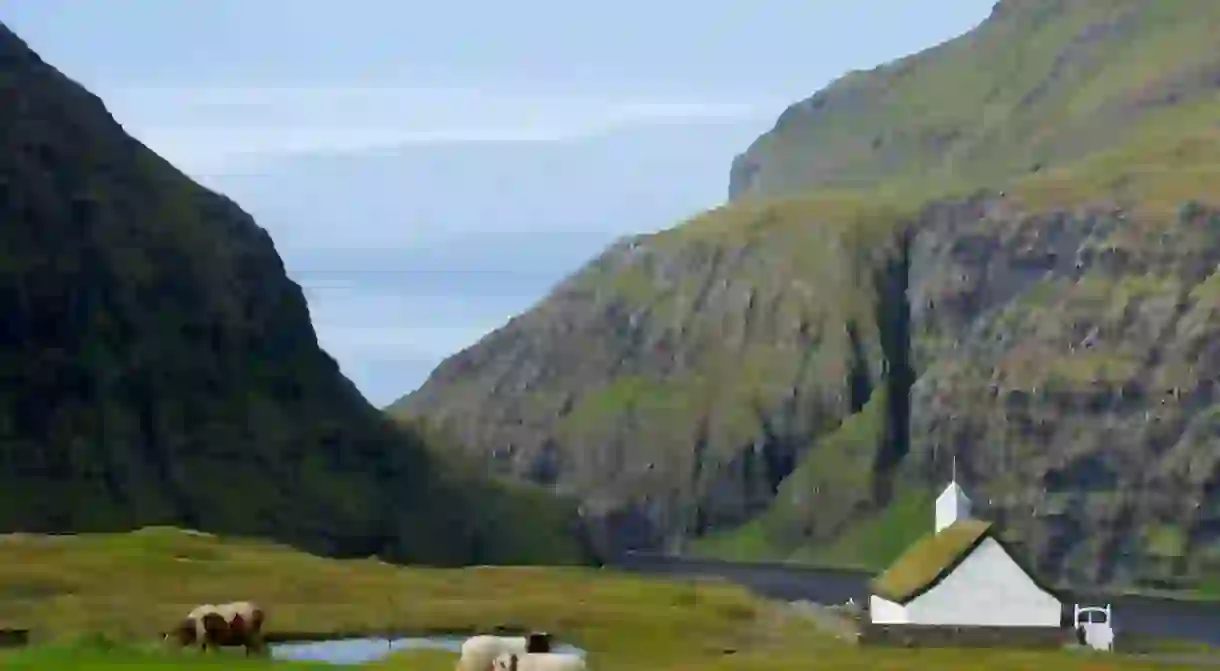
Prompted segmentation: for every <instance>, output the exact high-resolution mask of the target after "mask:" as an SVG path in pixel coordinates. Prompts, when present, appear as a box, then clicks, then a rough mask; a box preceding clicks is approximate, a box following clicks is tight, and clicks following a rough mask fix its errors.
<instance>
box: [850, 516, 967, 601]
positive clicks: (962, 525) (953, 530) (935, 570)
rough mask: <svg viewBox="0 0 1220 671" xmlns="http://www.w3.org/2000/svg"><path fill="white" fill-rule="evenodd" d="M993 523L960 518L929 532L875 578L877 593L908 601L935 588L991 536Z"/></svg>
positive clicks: (873, 586)
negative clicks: (936, 530) (942, 527)
mask: <svg viewBox="0 0 1220 671" xmlns="http://www.w3.org/2000/svg"><path fill="white" fill-rule="evenodd" d="M990 531H991V523H989V522H983V521H980V520H958V521H957V522H954V523H953V524H950V525H949V526H947V527H945V528H944V529H941V530H940V531H938V532H936V533H934V534H928V535H927V536H924V537H923V538H921V539H920V540H919V541H918V542H916V543H915V544H914V545H912V546H911V547H910V549H908V550H907V551H906V552H904V553H903V554H902V556H900V557H899V558H898V560H897V561H895V562H894V563H893V564H892V565H891V566H890V567H889V568H888V569H886V570H885V571H884V572H883V573H881V574H880V575H878V576H877V577H876V578H874V579H873V581H872V584H871V587H872V591H873V594H876V595H877V596H880V597H882V598H885V599H888V600H890V601H893V602H895V603H907V602H909V601H910V600H912V599H914V598H915V597H917V596H919V595H920V594H922V593H924V592H926V591H927V590H929V589H931V588H932V586H934V585H935V584H936V583H938V582H940V580H941V579H942V578H944V577H945V576H946V575H948V574H949V572H950V571H952V570H953V568H954V567H956V566H957V565H958V564H959V563H960V562H961V561H962V560H963V559H965V558H966V556H967V555H969V554H970V551H971V550H973V549H974V548H975V547H977V546H978V545H979V543H981V542H983V539H985V538H987V537H988V536H989V532H990Z"/></svg>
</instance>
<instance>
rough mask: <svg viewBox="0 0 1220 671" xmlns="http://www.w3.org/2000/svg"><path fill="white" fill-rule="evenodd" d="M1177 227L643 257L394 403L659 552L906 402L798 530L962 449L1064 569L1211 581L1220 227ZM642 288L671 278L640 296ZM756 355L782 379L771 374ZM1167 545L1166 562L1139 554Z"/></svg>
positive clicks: (1065, 222)
mask: <svg viewBox="0 0 1220 671" xmlns="http://www.w3.org/2000/svg"><path fill="white" fill-rule="evenodd" d="M783 216H790V215H787V214H785V215H783ZM814 219H816V216H815V217H814ZM1162 219H1163V218H1158V217H1151V216H1144V215H1136V214H1129V213H1127V212H1125V211H1124V210H1123V209H1122V208H1119V207H1116V206H1112V205H1105V204H1094V205H1092V206H1089V207H1082V208H1080V209H1077V210H1051V211H1029V210H1027V209H1026V208H1025V207H1024V206H1022V205H1020V204H1018V203H1014V202H1010V201H1009V200H1008V199H1006V198H1004V197H1001V196H999V195H996V194H981V195H979V196H976V197H973V198H969V199H964V200H959V201H945V202H938V203H933V204H930V205H928V206H926V207H925V208H924V209H923V210H922V211H921V212H920V213H919V214H918V215H915V216H913V217H908V218H907V219H906V220H903V221H897V222H895V224H894V227H893V230H894V231H895V232H896V233H894V236H896V237H894V238H893V239H891V240H890V242H889V243H888V244H886V245H881V246H879V247H877V246H872V245H870V247H869V248H868V249H864V250H856V251H855V252H852V251H850V250H849V249H848V248H847V247H846V246H845V247H844V248H843V250H842V251H836V252H834V253H833V254H828V255H823V256H822V258H824V259H829V258H837V259H840V263H841V267H839V268H837V269H834V268H832V269H829V270H828V269H826V268H822V271H823V272H818V271H817V270H815V269H813V268H812V267H811V266H803V265H801V264H800V263H798V262H797V259H798V258H799V254H794V251H793V250H797V249H799V247H795V246H792V245H790V244H785V243H787V242H790V239H789V238H788V237H787V236H789V235H792V234H793V231H801V230H805V229H806V228H807V226H808V225H811V224H812V223H813V219H811V220H810V221H808V222H806V221H802V220H801V219H800V218H799V217H795V218H792V219H790V220H788V221H787V222H786V226H788V228H783V230H777V231H774V232H772V233H770V234H768V235H762V236H759V237H757V238H755V239H753V240H752V241H750V242H741V241H736V242H733V243H731V244H733V245H736V246H733V247H730V246H727V245H728V244H730V243H723V244H720V245H719V246H715V245H712V246H709V245H711V243H708V242H695V241H683V243H682V244H680V245H670V244H668V243H667V242H664V241H656V240H654V241H651V242H650V241H646V240H641V241H637V242H636V244H635V248H634V249H630V245H624V246H620V247H618V248H616V249H612V250H610V251H608V252H607V253H606V255H604V256H603V257H602V258H600V259H599V260H598V261H596V262H595V263H594V264H592V265H591V266H590V268H589V269H588V270H587V271H586V272H585V273H583V274H581V275H578V276H577V277H575V278H574V279H573V280H571V281H570V282H569V283H567V284H565V285H564V286H562V287H560V288H559V289H557V291H556V293H555V294H554V295H553V296H552V297H551V298H550V299H548V300H547V301H545V302H544V303H543V304H542V305H541V306H540V307H539V308H538V309H537V310H535V311H533V312H530V313H527V314H526V315H523V316H522V317H520V318H518V319H516V320H514V322H513V323H511V324H509V325H508V326H507V327H505V329H504V330H503V331H501V332H497V333H493V334H492V335H490V336H488V337H487V338H486V339H485V340H484V341H482V342H481V343H479V344H478V345H476V346H475V347H474V348H472V349H471V350H469V351H468V352H466V353H463V354H462V355H459V357H458V358H456V359H455V360H453V361H451V362H449V363H447V364H446V365H445V366H442V368H440V369H438V372H437V375H436V376H434V377H433V379H432V380H430V381H429V383H428V384H426V385H425V386H424V387H423V389H421V391H420V392H418V393H417V394H416V395H413V396H411V397H408V398H407V399H406V400H405V401H404V402H403V403H402V405H400V406H399V409H398V411H400V412H406V413H411V414H418V415H423V416H427V417H429V418H430V419H432V420H433V421H437V422H440V423H442V424H445V425H446V426H447V427H448V428H450V429H451V430H453V431H456V432H457V433H458V434H459V435H461V436H462V438H463V439H464V440H466V441H467V442H468V444H470V445H471V446H473V448H474V449H475V450H489V451H491V450H498V451H497V455H499V456H498V457H497V458H498V459H500V460H501V462H503V464H505V465H504V466H502V467H503V468H506V469H507V470H509V471H510V472H513V473H516V474H518V475H520V476H522V477H530V475H531V473H538V472H540V470H545V471H546V472H547V473H548V476H547V478H548V480H553V481H555V482H557V483H558V484H559V486H560V487H561V488H565V489H569V490H572V491H576V492H579V493H580V494H581V495H582V496H584V497H586V499H587V500H588V501H589V502H590V503H591V504H593V505H592V507H591V510H601V511H603V513H604V514H605V515H607V516H609V515H613V516H614V519H615V520H617V521H615V522H613V523H612V524H610V526H612V527H614V528H616V529H621V528H625V527H623V525H624V524H625V522H624V520H625V519H630V520H632V522H631V524H633V525H634V526H633V527H632V528H633V529H634V530H633V531H632V532H631V533H626V532H623V533H622V535H621V537H620V538H619V540H621V541H622V543H624V544H626V545H628V546H643V547H660V546H662V545H664V544H666V543H667V542H668V540H672V539H673V538H674V537H690V536H696V535H699V534H702V533H704V532H707V531H708V530H712V529H724V528H731V527H733V526H734V525H738V524H741V523H743V522H745V521H747V520H750V519H752V518H754V517H756V516H758V515H759V514H760V513H763V512H764V511H766V510H767V509H768V508H769V507H771V506H773V505H774V504H775V501H776V494H777V491H779V490H780V488H781V487H780V485H781V483H782V482H783V481H784V480H785V478H787V477H789V475H790V474H791V473H792V472H793V470H794V468H796V467H797V465H798V464H799V463H801V462H802V460H814V461H815V462H816V461H817V460H819V459H822V460H825V459H829V457H827V456H823V455H822V453H820V452H819V450H823V449H825V450H829V449H830V448H821V447H819V440H820V439H821V438H823V437H825V436H827V435H828V434H830V433H831V432H833V431H834V430H835V429H837V428H839V427H840V423H841V422H842V421H843V420H844V419H845V418H848V417H851V416H853V415H854V413H856V412H858V411H860V410H861V408H862V407H864V406H865V404H867V403H868V402H869V400H870V399H873V398H874V397H877V395H879V394H882V393H886V394H888V398H889V399H899V402H894V401H892V400H887V401H886V402H885V408H884V410H883V411H881V412H880V415H879V416H880V417H881V419H879V420H878V422H879V423H880V424H881V425H882V426H881V427H880V429H879V434H878V435H879V436H880V438H879V439H878V440H877V441H874V442H873V443H871V444H870V446H868V447H867V449H868V450H870V451H869V452H868V453H867V454H866V455H865V458H863V459H862V461H861V462H860V464H857V465H854V466H843V465H841V464H839V463H838V462H832V461H826V462H825V464H826V466H825V467H826V468H853V469H863V470H864V472H865V477H864V478H863V479H860V478H859V477H858V474H847V473H834V472H830V473H828V474H827V477H826V478H825V479H824V481H823V482H824V484H817V483H816V482H815V481H811V482H812V483H813V484H810V485H809V486H808V487H807V490H808V491H807V494H808V496H807V497H805V498H807V499H808V501H806V503H807V504H808V503H809V502H810V501H817V500H818V499H817V497H818V496H819V495H820V494H819V493H818V492H816V491H815V490H818V489H820V488H821V487H825V488H826V491H825V492H822V493H823V494H827V495H830V496H831V497H832V498H831V499H827V500H824V501H823V502H822V503H821V504H818V505H806V508H805V509H806V510H807V513H806V515H807V518H808V519H806V520H805V521H804V522H801V521H800V519H797V520H795V521H794V523H793V524H789V525H788V526H786V527H785V529H786V531H784V532H783V533H787V534H791V535H793V536H795V537H797V538H798V539H799V538H800V537H802V536H804V537H807V539H816V538H824V537H826V536H827V535H831V536H833V534H835V533H837V532H839V531H841V530H842V524H841V523H840V522H842V521H843V520H846V519H850V518H851V517H852V516H853V515H857V514H860V513H861V511H866V510H868V509H870V507H875V506H876V505H878V504H882V505H883V504H884V501H883V500H880V499H882V498H884V496H885V495H884V492H883V491H882V490H880V489H875V488H874V485H876V484H877V481H878V480H882V479H890V478H898V479H899V480H902V481H904V482H908V483H909V482H916V483H921V484H920V486H925V487H929V488H930V487H934V486H936V485H937V484H938V483H939V482H940V480H941V479H943V478H944V477H945V476H946V475H947V469H948V459H949V457H950V455H956V456H957V460H958V468H959V471H960V472H961V474H962V477H963V479H964V480H965V481H966V482H967V483H969V485H970V488H971V493H972V495H973V496H974V497H975V498H976V499H977V500H979V501H980V504H981V506H982V508H983V509H984V510H986V511H987V514H989V515H991V516H993V517H996V518H999V519H1001V520H1003V521H1005V523H1006V524H1007V525H1008V526H1010V527H1011V528H1012V529H1013V530H1014V531H1016V532H1018V533H1019V534H1020V535H1021V537H1022V538H1023V539H1025V540H1026V541H1027V542H1028V544H1029V546H1030V548H1031V550H1032V551H1033V552H1034V553H1035V554H1036V556H1037V557H1038V558H1039V559H1040V561H1041V562H1042V564H1043V569H1044V570H1046V571H1048V572H1051V573H1059V572H1062V573H1063V574H1064V575H1066V576H1070V577H1072V578H1074V579H1077V580H1089V581H1098V580H1100V581H1105V580H1112V579H1125V578H1127V577H1131V576H1134V575H1136V574H1138V575H1141V576H1145V577H1147V576H1155V575H1162V574H1164V575H1165V576H1169V575H1172V574H1173V573H1174V572H1178V573H1182V572H1188V571H1190V570H1195V569H1200V568H1201V567H1202V565H1203V563H1205V560H1204V559H1200V558H1197V557H1202V556H1203V555H1204V554H1205V552H1203V550H1202V548H1205V547H1206V546H1208V545H1209V544H1211V543H1214V542H1215V538H1214V534H1215V533H1216V519H1215V515H1216V514H1217V512H1220V509H1218V508H1217V505H1218V502H1217V499H1216V495H1215V492H1216V491H1217V489H1216V488H1217V484H1218V483H1220V470H1218V469H1220V450H1217V449H1215V447H1214V444H1213V443H1211V442H1210V441H1211V440H1213V439H1214V436H1213V434H1212V433H1211V432H1212V431H1213V430H1214V428H1215V427H1214V426H1213V424H1215V422H1213V420H1212V419H1211V418H1212V415H1213V414H1214V412H1215V410H1214V406H1213V405H1212V404H1213V397H1212V388H1213V382H1212V381H1213V380H1215V379H1217V375H1220V370H1213V368H1214V367H1215V366H1216V365H1220V358H1218V357H1217V353H1218V352H1220V346H1214V344H1215V343H1216V342H1220V339H1217V336H1220V333H1217V332H1213V330H1212V329H1213V327H1220V318H1215V319H1214V318H1213V317H1215V315H1213V313H1214V312H1220V303H1217V297H1220V291H1217V290H1218V289H1220V276H1217V275H1213V270H1214V268H1215V267H1216V264H1217V263H1218V262H1220V236H1217V235H1215V234H1214V232H1213V226H1215V225H1217V224H1220V211H1217V210H1214V209H1212V208H1209V207H1205V206H1202V205H1199V204H1193V203H1188V204H1184V205H1183V207H1182V209H1181V212H1180V214H1179V215H1178V216H1176V217H1170V219H1171V220H1170V221H1163V220H1162ZM1215 230H1220V228H1218V229H1215ZM899 233H902V234H903V235H899ZM796 235H801V234H800V233H796ZM895 240H897V242H895ZM819 243H820V244H822V245H823V248H824V249H834V246H835V245H837V244H846V243H845V239H844V238H840V239H831V240H827V239H822V240H820V241H819ZM877 249H884V250H885V252H884V254H878V252H877V251H876V250H877ZM856 252H858V253H859V254H861V257H860V260H859V261H858V262H857V261H851V262H849V261H843V259H848V258H851V257H852V255H853V253H856ZM855 264H858V265H855ZM633 273H636V274H638V275H637V276H635V277H633V276H632V274H633ZM606 277H609V278H615V279H614V281H607V280H605V278H606ZM615 282H618V284H617V285H616V284H615ZM636 282H638V283H639V284H638V286H637V285H635V284H634V283H636ZM849 285H850V286H849ZM1213 285H1214V286H1213ZM642 287H653V288H655V287H668V288H669V290H668V292H667V291H666V290H664V289H658V290H656V293H655V294H652V293H647V292H641V293H640V294H638V295H635V296H633V295H631V293H630V291H633V290H640V289H641V288H642ZM845 297H846V298H848V299H849V304H848V305H846V306H843V305H838V306H836V305H835V304H836V302H837V301H838V300H839V299H842V298H845ZM859 308H863V309H859ZM904 315H905V316H904ZM1213 322H1215V323H1213ZM853 334H854V335H853ZM1213 350H1215V351H1213ZM760 352H761V353H763V354H765V355H766V356H760V355H759V353H760ZM768 356H769V357H772V359H771V360H768V359H767V357H768ZM752 357H757V358H752ZM756 364H757V365H760V366H764V367H765V366H767V365H769V366H770V367H766V368H765V370H764V372H763V373H762V374H761V376H760V377H758V378H753V379H751V378H750V377H749V376H750V371H751V366H752V365H756ZM459 365H460V367H461V374H452V373H451V371H457V370H458V368H459ZM717 366H721V367H722V368H720V369H719V370H720V371H722V372H721V374H720V376H718V377H717V376H713V375H709V374H707V373H706V372H705V371H717V370H718V369H717ZM904 368H906V369H909V370H910V371H911V373H910V374H909V375H905V376H904V375H903V374H902V373H901V371H902V370H903V369H904ZM694 371H698V373H697V374H696V373H694ZM906 398H909V403H910V407H909V408H905V407H903V406H904V404H903V403H902V399H906ZM543 464H545V465H546V468H545V469H543V468H542V465H543ZM840 476H841V477H840ZM535 478H536V479H537V476H535ZM837 479H848V480H851V481H853V482H858V483H860V486H857V487H855V488H854V489H852V490H851V491H838V490H834V489H833V485H834V482H833V481H835V480H837ZM832 492H833V493H832ZM844 499H851V500H852V501H849V502H847V503H843V500H844ZM836 501H838V503H839V504H841V505H840V507H836V505H835V504H836ZM853 501H854V502H853ZM591 516H592V518H594V519H597V514H596V513H591ZM797 517H798V518H799V517H800V516H799V515H797ZM839 518H841V519H839ZM836 520H837V521H836ZM645 526H647V527H648V529H647V530H644V527H645ZM1149 534H1154V535H1155V534H1160V535H1161V537H1163V539H1164V540H1163V545H1164V546H1165V547H1161V548H1159V549H1158V550H1156V552H1159V553H1161V555H1165V556H1161V555H1150V554H1148V552H1151V551H1150V550H1148V549H1147V548H1146V547H1144V546H1142V545H1141V542H1142V541H1140V539H1141V538H1143V537H1145V536H1147V535H1149ZM609 536H610V537H613V536H614V533H609ZM607 542H610V541H607ZM1174 543H1178V544H1180V545H1181V547H1178V548H1177V549H1175V548H1174V546H1173V544H1174ZM1196 550H1197V551H1196ZM1178 556H1181V557H1182V558H1181V559H1175V557H1178ZM1191 562H1195V564H1197V566H1193V565H1192V566H1193V568H1192V567H1191V566H1188V565H1189V564H1191Z"/></svg>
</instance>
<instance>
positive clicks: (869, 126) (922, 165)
mask: <svg viewBox="0 0 1220 671" xmlns="http://www.w3.org/2000/svg"><path fill="white" fill-rule="evenodd" d="M1217 25H1220V7H1218V6H1217V5H1216V4H1215V3H1211V2H1207V0H1175V1H1174V2H1145V1H1143V0H1083V1H1081V2H1078V1H1075V0H1005V1H1002V2H999V3H998V4H997V5H996V7H995V8H994V9H993V12H992V15H991V17H989V18H988V19H987V20H986V21H985V22H983V23H982V24H981V25H980V26H978V27H977V28H976V29H974V30H972V31H970V32H969V33H966V34H965V35H962V36H961V37H958V38H957V39H954V40H951V41H949V42H946V43H944V44H941V45H939V46H937V47H934V48H932V49H928V50H927V51H923V52H920V53H918V54H914V55H912V56H908V57H906V58H903V59H900V60H898V61H895V62H892V63H888V64H885V65H882V66H879V67H877V68H874V69H873V70H871V71H868V72H853V73H850V74H848V75H846V76H844V77H842V78H840V79H839V80H838V81H836V82H835V83H834V84H832V85H831V86H829V87H827V88H826V89H824V90H823V91H820V92H818V93H817V94H816V95H814V96H812V97H810V98H809V99H807V100H804V101H801V102H799V103H796V104H794V105H792V106H791V107H789V108H788V109H787V110H786V111H785V112H784V113H783V114H782V115H781V116H780V118H779V120H778V121H777V122H776V124H775V128H774V129H773V130H771V131H770V132H768V133H766V134H764V135H763V136H762V137H760V138H759V139H758V140H757V141H756V142H754V144H753V145H752V146H751V147H750V148H749V149H748V150H747V151H746V152H744V153H743V154H742V155H741V156H739V157H738V158H737V159H736V160H735V161H734V164H733V169H732V177H731V184H730V193H731V195H732V196H733V197H739V196H741V195H746V194H758V195H777V194H785V193H791V192H793V191H801V190H805V189H807V188H809V187H810V186H811V185H832V186H864V187H872V186H874V185H876V184H877V183H879V182H891V181H901V182H905V183H908V184H910V185H918V186H920V187H923V188H929V187H930V188H935V189H939V188H942V187H943V186H944V185H945V184H962V183H976V182H979V181H984V180H990V181H994V180H1005V179H1007V178H1010V177H1011V176H1014V175H1019V174H1022V173H1025V172H1029V171H1036V170H1040V169H1044V168H1045V167H1048V166H1055V165H1061V164H1064V163H1067V162H1072V161H1074V160H1075V159H1077V158H1079V157H1081V156H1084V155H1087V154H1089V153H1092V152H1095V151H1099V150H1107V149H1111V148H1113V147H1114V145H1115V144H1117V143H1120V142H1122V141H1124V140H1126V139H1128V138H1130V137H1132V136H1135V135H1138V134H1141V133H1145V132H1149V131H1157V130H1161V129H1168V130H1169V131H1170V132H1176V131H1177V130H1179V129H1178V128H1177V126H1179V125H1182V124H1185V125H1188V126H1189V125H1193V126H1195V127H1197V128H1198V127H1206V126H1208V125H1209V124H1210V123H1211V121H1210V118H1209V117H1210V115H1211V113H1212V111H1213V110H1212V102H1213V101H1212V97H1213V93H1214V91H1215V88H1216V86H1217V84H1220V46H1217V45H1216V44H1215V43H1214V41H1213V40H1211V39H1210V38H1209V37H1208V35H1210V34H1212V32H1213V31H1214V30H1215V28H1216V27H1217Z"/></svg>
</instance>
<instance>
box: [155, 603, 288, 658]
mask: <svg viewBox="0 0 1220 671" xmlns="http://www.w3.org/2000/svg"><path fill="white" fill-rule="evenodd" d="M265 620H266V612H265V611H264V610H263V609H262V608H260V607H259V606H258V605H257V604H254V603H251V602H249V601H237V602H233V603H225V604H220V605H214V604H204V605H202V606H196V607H195V608H194V609H192V610H191V612H190V613H187V616H186V617H185V618H183V619H182V621H181V622H179V623H178V626H177V627H175V628H174V629H173V630H171V631H170V632H169V633H167V634H165V640H166V641H167V642H168V641H173V642H176V643H177V644H178V645H179V646H180V647H186V646H188V645H198V646H199V650H200V651H204V650H207V649H208V647H209V646H210V647H212V648H220V647H225V646H244V647H245V648H246V654H247V655H249V654H250V653H252V652H262V651H263V650H264V643H263V635H262V629H263V622H264V621H265Z"/></svg>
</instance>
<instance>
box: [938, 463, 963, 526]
mask: <svg viewBox="0 0 1220 671" xmlns="http://www.w3.org/2000/svg"><path fill="white" fill-rule="evenodd" d="M970 508H971V503H970V499H969V498H967V497H966V492H964V491H962V488H961V487H960V486H959V485H958V484H957V457H954V458H953V480H952V481H951V482H949V486H948V487H945V491H943V492H941V495H940V496H938V497H936V530H937V531H940V530H941V529H944V528H945V527H947V526H949V525H950V524H953V523H954V522H956V521H958V520H968V519H970Z"/></svg>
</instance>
